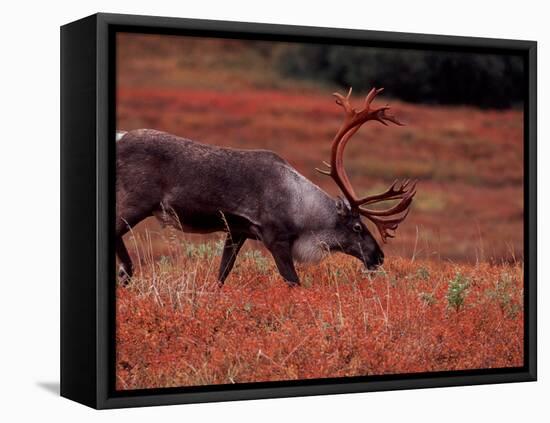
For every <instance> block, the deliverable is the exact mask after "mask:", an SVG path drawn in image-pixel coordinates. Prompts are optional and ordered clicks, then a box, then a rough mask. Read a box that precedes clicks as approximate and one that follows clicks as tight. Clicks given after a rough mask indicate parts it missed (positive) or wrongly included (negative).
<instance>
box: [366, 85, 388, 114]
mask: <svg viewBox="0 0 550 423" xmlns="http://www.w3.org/2000/svg"><path fill="white" fill-rule="evenodd" d="M382 91H384V88H376V87H373V88H371V90H370V91H369V93H368V94H367V96H366V97H365V108H367V109H368V108H369V107H370V105H371V103H372V101H373V100H374V97H376V96H377V95H378V94H380V93H381V92H382Z"/></svg>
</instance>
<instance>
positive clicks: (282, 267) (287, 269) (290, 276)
mask: <svg viewBox="0 0 550 423" xmlns="http://www.w3.org/2000/svg"><path fill="white" fill-rule="evenodd" d="M266 247H267V249H268V250H269V252H270V253H271V255H272V256H273V259H274V260H275V264H276V265H277V269H278V270H279V273H280V274H281V276H282V277H283V278H284V279H285V281H286V283H287V284H288V285H289V286H291V287H294V286H298V285H300V278H298V274H297V273H296V269H295V268H294V261H293V259H292V250H291V243H290V241H288V240H277V241H274V242H270V243H269V244H266Z"/></svg>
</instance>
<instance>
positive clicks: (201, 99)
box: [113, 35, 524, 389]
mask: <svg viewBox="0 0 550 423" xmlns="http://www.w3.org/2000/svg"><path fill="white" fill-rule="evenodd" d="M161 38H162V37H153V36H138V35H127V36H125V38H124V37H123V38H121V39H120V40H119V42H120V43H121V44H120V45H121V46H122V47H124V48H120V49H119V51H120V55H119V62H118V64H119V66H118V87H117V127H118V128H119V129H125V130H130V129H135V128H154V129H159V130H164V131H167V132H171V133H173V134H176V135H180V136H183V137H186V138H190V139H194V140H197V141H201V142H205V143H212V144H217V145H224V146H229V147H236V148H266V149H270V150H273V151H275V152H277V153H278V154H279V155H281V156H282V157H284V158H285V159H287V160H288V161H289V162H290V163H291V164H292V165H293V166H294V167H295V168H296V169H297V170H298V171H299V172H301V173H302V174H304V175H305V176H306V177H307V178H309V179H310V180H312V181H313V182H314V183H316V184H318V185H319V186H320V187H321V188H323V189H324V190H326V191H327V192H329V193H330V194H332V195H337V194H339V192H338V189H337V187H336V186H335V184H334V182H333V181H332V180H331V178H328V177H325V176H323V175H319V174H317V173H316V172H315V171H314V168H315V167H319V166H320V165H321V163H322V161H323V160H327V159H328V158H329V150H330V141H331V140H332V137H333V136H334V133H335V131H336V129H337V128H338V127H339V125H340V123H341V119H342V114H341V113H342V112H341V109H340V108H339V107H338V106H336V105H335V104H334V102H333V100H332V97H331V95H330V94H331V93H332V92H333V91H335V90H336V89H338V87H326V86H322V85H316V84H313V83H311V82H308V81H292V80H286V79H283V78H280V76H278V75H277V74H276V73H275V72H274V71H273V67H272V66H271V65H270V63H269V60H268V58H269V57H268V55H267V56H266V54H265V51H266V50H265V49H264V50H262V49H256V50H254V49H252V50H251V49H247V48H245V47H244V46H243V43H239V42H234V43H233V44H232V45H231V48H228V47H227V45H226V44H225V43H223V42H220V41H216V40H207V41H205V40H201V42H202V43H203V44H197V43H198V42H199V41H189V40H185V39H183V41H182V39H177V38H175V37H171V38H170V39H169V43H166V42H164V41H162V40H161ZM204 43H208V45H207V44H204ZM199 45H200V48H198V47H197V46H199ZM182 52H184V53H185V54H182ZM209 52H210V53H209ZM235 52H237V53H238V54H237V56H238V58H239V60H238V61H235V57H237V56H235ZM266 57H267V58H266ZM359 94H360V93H357V97H356V98H355V99H354V101H355V102H357V103H359V102H360V98H359ZM391 94H392V93H385V94H384V95H385V96H388V97H389V96H391ZM383 100H385V99H383ZM383 100H379V101H383ZM390 103H391V105H392V107H393V112H394V114H395V115H397V116H398V117H399V119H400V120H402V121H404V122H405V123H406V124H407V126H405V127H384V126H382V125H377V124H376V123H372V122H371V123H368V124H366V125H365V126H364V127H363V128H362V129H361V130H360V131H359V132H358V133H357V134H356V135H355V137H354V139H353V140H352V141H351V142H350V144H349V147H348V150H349V151H347V154H346V158H345V163H346V170H347V171H348V174H349V176H350V178H351V179H352V182H353V185H354V187H355V188H356V189H357V191H358V194H361V195H363V194H370V193H375V192H380V191H383V190H384V189H385V188H386V187H387V186H388V185H389V184H390V183H391V182H392V181H393V180H394V179H396V178H412V179H418V180H419V184H418V188H417V191H418V193H417V195H416V197H415V200H414V202H413V205H412V207H411V212H410V214H409V216H408V217H407V220H406V221H405V222H404V223H402V224H401V225H400V227H399V229H398V231H397V237H396V238H395V239H393V240H391V241H390V242H389V243H388V244H386V245H385V246H384V251H385V253H386V260H385V263H384V266H383V267H382V268H381V269H379V270H378V271H376V272H373V273H372V272H371V273H365V272H364V271H363V269H362V265H361V263H360V262H359V261H357V260H356V259H353V258H351V257H347V256H343V255H334V256H332V257H330V258H329V259H327V260H326V261H325V262H323V263H321V264H320V265H315V266H310V267H301V268H299V269H298V272H299V275H300V279H301V281H302V286H301V287H300V288H297V289H290V288H288V287H287V286H286V284H285V283H284V282H283V281H282V279H281V278H280V276H279V274H278V272H277V271H276V269H275V267H274V264H273V261H272V259H271V257H270V256H269V255H268V253H267V252H266V251H265V250H263V249H262V248H261V247H260V246H259V245H258V244H256V243H254V242H251V241H247V243H246V244H245V247H244V249H243V252H241V254H240V255H239V257H238V259H237V263H236V266H235V269H234V270H233V272H232V273H231V275H230V276H229V278H228V280H227V281H226V284H225V286H224V287H223V288H221V289H219V288H218V286H217V283H216V269H217V266H218V264H219V260H220V251H221V243H220V240H221V239H222V234H217V235H214V236H192V235H184V234H181V233H180V232H177V231H175V230H173V229H161V228H160V227H159V225H158V224H157V223H156V222H155V221H154V220H152V219H150V220H147V221H145V222H143V223H142V224H140V225H138V226H137V227H136V228H134V230H133V231H131V232H130V233H129V234H127V235H126V238H125V241H126V245H127V246H128V248H129V250H130V253H131V255H132V259H133V261H134V263H135V266H136V273H135V276H134V277H133V278H132V281H131V283H130V285H129V286H128V287H122V286H118V287H117V291H116V386H117V389H141V388H154V387H176V386H196V385H208V384H231V383H241V382H255V381H276V380H291V379H304V378H326V377H339V376H364V375H383V374H401V373H411V372H431V371H446V370H464V369H487V368H502V367H517V366H522V365H523V359H524V350H523V345H524V343H523V324H524V323H523V318H524V317H523V295H524V293H523V142H522V141H523V114H522V112H521V110H519V109H518V110H515V109H513V110H504V111H495V110H479V109H476V108H474V107H446V106H426V105H414V104H407V103H403V102H400V101H397V100H391V101H390ZM159 171H162V170H161V169H159ZM372 232H373V234H375V235H376V231H375V229H374V228H373V229H372ZM113 283H115V276H113Z"/></svg>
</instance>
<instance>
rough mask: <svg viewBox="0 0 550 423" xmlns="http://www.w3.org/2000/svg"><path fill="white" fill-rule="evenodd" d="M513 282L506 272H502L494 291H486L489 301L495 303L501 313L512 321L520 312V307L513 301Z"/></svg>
mask: <svg viewBox="0 0 550 423" xmlns="http://www.w3.org/2000/svg"><path fill="white" fill-rule="evenodd" d="M513 290H514V280H513V278H512V276H510V274H509V273H507V272H502V273H501V274H500V277H499V278H498V279H497V281H496V283H495V287H494V289H490V290H488V291H487V296H488V297H489V299H492V300H495V301H497V303H498V305H499V307H500V309H501V310H502V312H503V313H504V314H505V315H506V316H508V317H509V318H511V319H513V318H515V317H516V316H517V314H518V313H519V312H520V311H521V306H520V305H519V304H518V303H517V302H515V301H514V296H513Z"/></svg>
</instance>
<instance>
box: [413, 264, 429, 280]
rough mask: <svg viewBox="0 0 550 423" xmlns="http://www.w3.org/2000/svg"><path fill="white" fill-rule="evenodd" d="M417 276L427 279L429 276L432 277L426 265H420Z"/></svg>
mask: <svg viewBox="0 0 550 423" xmlns="http://www.w3.org/2000/svg"><path fill="white" fill-rule="evenodd" d="M416 276H417V277H418V278H419V279H422V280H427V279H428V278H429V277H430V272H429V271H428V269H426V268H425V267H422V266H421V267H419V268H418V270H417V271H416Z"/></svg>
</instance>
